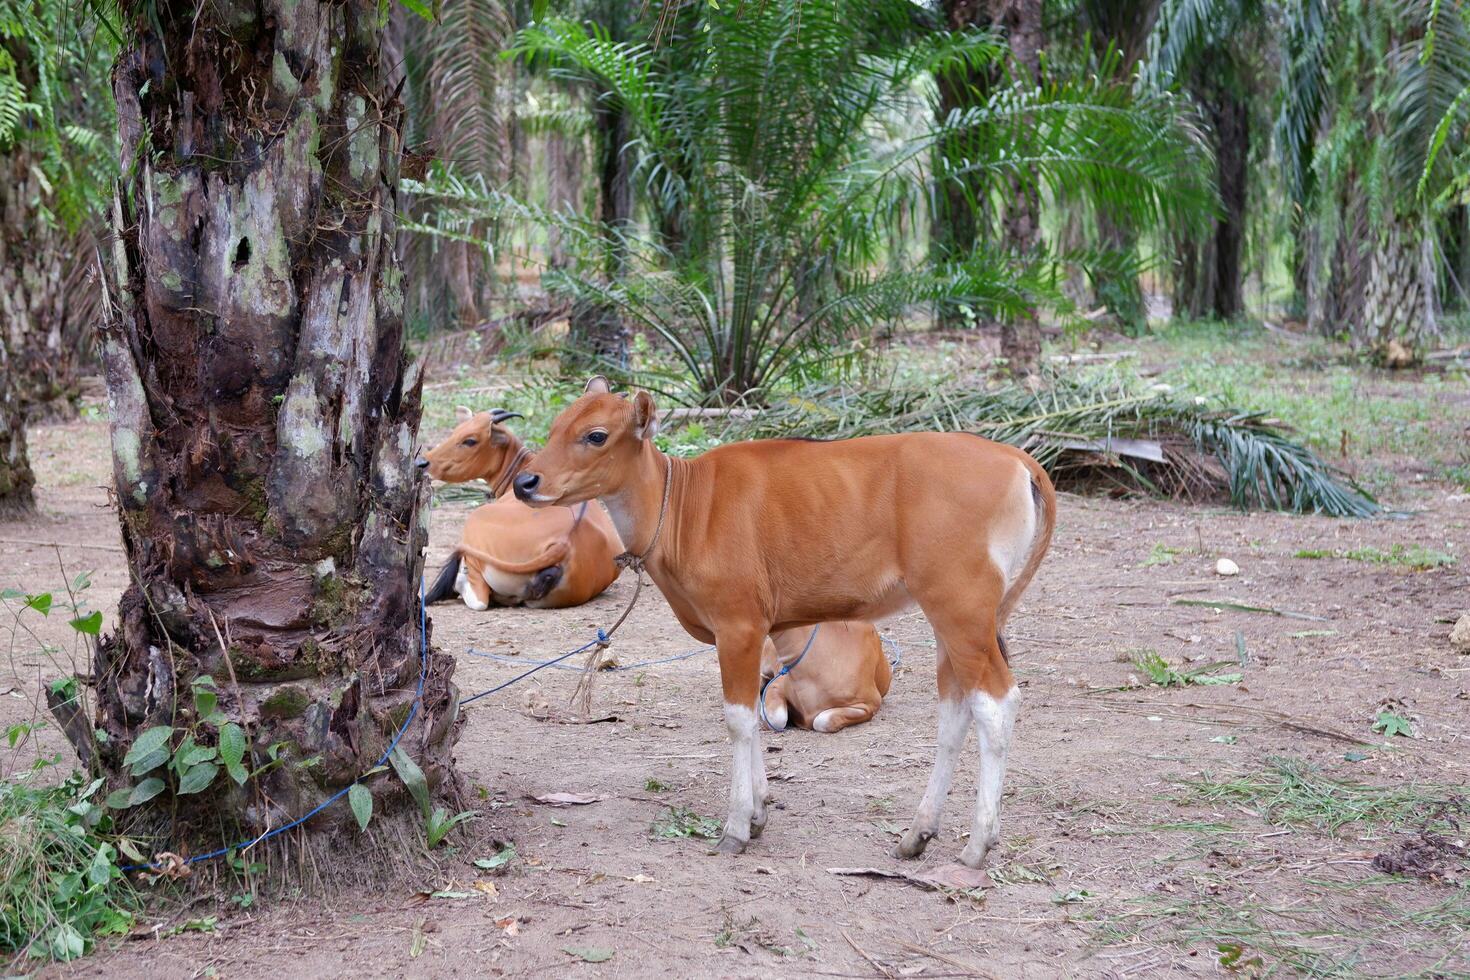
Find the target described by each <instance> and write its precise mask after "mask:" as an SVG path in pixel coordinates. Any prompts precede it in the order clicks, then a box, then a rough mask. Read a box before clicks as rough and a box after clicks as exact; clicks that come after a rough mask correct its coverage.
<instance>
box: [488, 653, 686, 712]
mask: <svg viewBox="0 0 1470 980" xmlns="http://www.w3.org/2000/svg"><path fill="white" fill-rule="evenodd" d="M582 649H583V650H585V649H587V648H586V647H583V648H582ZM713 649H714V647H713V646H707V647H700V648H699V649H698V650H690V651H689V652H688V653H680V654H676V655H674V656H672V657H661V658H659V659H658V660H640V661H639V662H638V663H636V664H619V665H618V666H616V667H604V668H602V669H603V670H604V671H606V672H607V673H615V672H617V671H620V670H638V669H639V668H641V667H652V666H654V665H655V664H670V663H673V662H674V661H676V660H688V659H689V658H690V657H697V656H699V655H700V654H701V653H709V652H710V651H711V650H713ZM465 652H466V653H468V654H469V655H470V656H472V657H484V658H485V659H487V660H498V661H500V662H501V663H503V664H535V665H536V666H537V667H555V668H556V669H557V670H575V671H577V672H579V673H580V672H581V670H582V668H581V667H569V666H566V665H564V664H562V663H561V661H563V660H565V659H566V657H557V658H555V659H553V660H526V659H524V658H521V657H507V656H505V655H504V654H500V653H490V652H489V651H487V650H476V649H475V648H474V647H469V648H468V649H467V650H465ZM521 676H522V677H524V676H526V675H525V674H522V675H521ZM463 703H464V702H463V701H461V702H460V704H463Z"/></svg>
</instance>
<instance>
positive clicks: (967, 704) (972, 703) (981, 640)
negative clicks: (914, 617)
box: [924, 573, 1019, 868]
mask: <svg viewBox="0 0 1470 980" xmlns="http://www.w3.org/2000/svg"><path fill="white" fill-rule="evenodd" d="M977 584H978V585H979V586H980V588H978V589H977V590H976V593H975V594H974V595H971V596H966V597H963V598H964V599H966V600H968V601H960V597H946V598H950V601H946V602H938V603H927V604H925V606H924V612H925V614H926V615H928V617H929V621H930V622H931V623H932V624H933V625H934V632H935V633H936V635H938V636H941V637H943V644H942V648H943V651H944V658H945V661H946V662H947V663H948V664H949V676H948V678H946V677H945V675H943V674H941V675H940V692H939V693H940V698H941V703H942V704H954V705H956V707H959V708H961V709H962V710H963V713H964V714H965V715H967V716H968V718H969V720H971V721H973V722H974V723H975V725H976V727H977V729H978V734H979V742H980V758H979V763H980V772H979V778H978V780H977V784H978V788H977V790H976V797H975V819H974V823H973V824H972V825H971V828H970V841H969V843H968V844H966V845H965V849H964V850H963V851H962V852H961V853H960V861H962V862H963V863H964V864H967V865H969V866H970V867H972V868H978V867H980V865H981V864H982V863H984V861H985V855H986V852H988V851H989V850H990V848H991V847H993V846H994V845H995V844H996V842H997V841H999V840H1000V798H1001V791H1002V789H1003V785H1004V783H1005V772H1006V753H1007V750H1008V749H1009V748H1010V741H1011V730H1012V728H1013V727H1014V725H1015V720H1016V705H1017V702H1018V700H1019V698H1018V697H1017V694H1016V682H1015V678H1014V677H1013V676H1012V674H1011V668H1010V665H1009V664H1007V663H1006V658H1005V654H1004V652H1003V651H1002V650H1001V644H1000V636H999V635H998V633H997V632H996V620H995V610H996V606H997V604H998V603H996V602H991V601H988V600H989V599H990V598H991V596H992V595H994V596H998V595H999V594H1000V591H1001V587H1002V586H1001V580H1000V576H999V574H998V573H992V575H989V576H986V575H982V576H979V577H978V578H977ZM977 598H978V599H980V600H981V601H979V602H976V601H975V600H976V599H977ZM946 680H948V681H949V682H950V683H952V684H953V687H952V688H950V689H949V690H948V691H946V690H945V688H946V687H947V686H948V685H947V684H946Z"/></svg>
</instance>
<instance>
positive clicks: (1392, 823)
mask: <svg viewBox="0 0 1470 980" xmlns="http://www.w3.org/2000/svg"><path fill="white" fill-rule="evenodd" d="M1182 784H1183V785H1184V786H1187V787H1188V788H1189V790H1190V793H1189V795H1188V796H1187V797H1183V798H1181V802H1183V801H1185V800H1188V801H1190V802H1197V801H1200V800H1203V801H1206V802H1211V803H1232V804H1239V805H1242V806H1245V807H1247V808H1248V809H1251V810H1254V811H1255V812H1256V813H1257V814H1258V815H1259V816H1260V817H1261V819H1262V820H1264V821H1266V823H1268V824H1273V825H1280V826H1308V827H1317V828H1320V829H1323V830H1328V831H1332V832H1334V833H1335V832H1336V831H1337V830H1339V829H1340V828H1342V827H1345V826H1348V825H1350V824H1357V825H1362V826H1364V827H1365V828H1380V827H1381V828H1389V829H1392V828H1400V827H1404V826H1407V825H1410V824H1413V825H1415V826H1419V825H1421V824H1422V825H1424V826H1426V829H1444V830H1448V829H1450V824H1449V822H1448V816H1449V814H1451V813H1452V812H1464V811H1465V810H1466V809H1467V802H1466V800H1465V799H1464V798H1463V797H1461V796H1459V795H1458V794H1457V792H1456V790H1455V789H1454V788H1453V787H1448V786H1433V785H1416V784H1412V783H1408V784H1403V785H1399V786H1369V785H1365V784H1363V783H1354V782H1347V781H1344V780H1336V779H1331V778H1328V777H1327V776H1324V775H1322V774H1321V773H1320V772H1319V771H1318V770H1317V769H1316V768H1315V767H1313V766H1310V765H1308V764H1307V763H1305V762H1303V761H1301V760H1299V759H1274V760H1272V761H1271V766H1270V768H1269V769H1266V770H1265V771H1263V772H1259V773H1255V774H1251V775H1243V776H1233V777H1217V776H1212V775H1208V774H1207V775H1204V776H1201V777H1200V778H1199V779H1192V780H1183V781H1182Z"/></svg>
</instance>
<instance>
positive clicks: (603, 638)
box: [459, 630, 607, 708]
mask: <svg viewBox="0 0 1470 980" xmlns="http://www.w3.org/2000/svg"><path fill="white" fill-rule="evenodd" d="M606 642H607V634H606V633H604V632H603V631H602V630H598V631H597V639H595V640H589V641H588V642H586V643H584V644H582V645H581V646H579V647H577V649H575V650H568V651H567V652H566V653H564V654H562V655H561V656H560V657H553V658H552V659H550V660H543V661H541V662H540V663H538V664H537V665H536V666H534V667H532V668H531V669H530V670H528V671H526V672H525V673H522V674H517V675H516V676H514V677H512V678H511V679H510V680H508V681H506V682H505V683H504V684H496V685H495V686H494V687H492V688H490V690H488V691H481V692H480V693H479V694H476V695H475V696H473V697H468V698H460V700H459V706H460V707H461V708H462V707H464V706H465V705H467V704H469V703H470V702H472V701H478V700H480V699H481V698H485V697H489V696H490V695H492V694H494V693H495V692H496V691H503V690H505V689H506V688H507V687H510V686H511V685H512V684H514V683H515V682H516V681H519V680H522V679H524V678H527V677H530V676H531V675H532V674H534V673H536V671H538V670H545V669H546V668H547V667H553V666H555V665H557V664H559V663H561V662H562V661H563V660H566V659H567V658H569V657H575V656H576V655H577V654H579V653H582V652H584V651H587V650H591V649H592V648H593V647H595V646H597V645H598V644H599V643H606ZM574 669H576V670H581V669H582V668H580V667H577V668H574Z"/></svg>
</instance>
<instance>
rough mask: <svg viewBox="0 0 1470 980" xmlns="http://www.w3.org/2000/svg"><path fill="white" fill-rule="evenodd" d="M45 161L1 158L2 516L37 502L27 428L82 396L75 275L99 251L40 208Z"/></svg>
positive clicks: (16, 148) (20, 154)
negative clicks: (89, 257) (74, 300)
mask: <svg viewBox="0 0 1470 980" xmlns="http://www.w3.org/2000/svg"><path fill="white" fill-rule="evenodd" d="M22 55H23V52H22ZM22 67H24V66H22ZM39 163H40V161H39V160H37V159H36V157H35V156H34V155H33V154H32V153H31V152H30V151H29V149H28V148H27V146H26V144H25V143H24V142H21V141H16V142H15V143H14V144H13V145H12V146H11V147H10V149H9V152H7V153H6V154H5V155H4V156H3V157H0V372H3V374H4V375H5V376H4V378H3V379H0V510H6V511H18V510H28V509H29V508H30V507H31V506H32V504H33V502H34V501H33V495H32V487H33V485H34V482H35V481H34V478H33V476H32V473H31V468H30V463H29V461H28V459H27V457H26V440H25V427H26V424H27V422H29V421H32V420H34V419H35V418H37V417H38V416H40V415H46V414H60V415H67V414H70V411H71V406H72V405H73V403H74V402H75V400H76V398H77V395H78V392H79V377H78V374H79V371H78V356H77V355H78V351H79V348H80V346H81V334H82V331H81V330H80V329H79V328H78V325H77V323H76V320H77V318H78V313H79V310H78V308H77V304H76V303H75V302H69V301H70V300H72V298H73V297H78V296H81V295H82V292H83V291H82V290H80V289H78V288H77V285H78V282H77V278H78V277H77V276H75V274H74V273H75V272H76V271H77V268H78V266H79V265H80V264H81V263H82V262H85V261H87V257H88V256H89V255H90V254H91V251H90V249H87V248H86V247H85V241H86V239H87V236H85V235H82V234H70V233H68V232H67V231H66V230H64V229H63V228H61V227H58V225H57V224H56V222H55V220H54V219H53V220H51V221H47V220H44V218H43V215H42V211H41V209H40V208H39V207H37V202H38V201H44V200H45V199H46V198H47V197H48V196H49V195H48V194H47V193H46V189H45V188H44V187H43V184H42V179H41V177H40V176H39V175H40V173H41V170H40V166H39ZM53 406H56V407H57V408H60V409H61V411H59V412H58V411H56V410H55V409H54V408H53Z"/></svg>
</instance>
